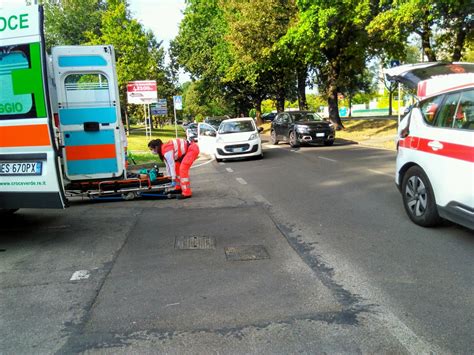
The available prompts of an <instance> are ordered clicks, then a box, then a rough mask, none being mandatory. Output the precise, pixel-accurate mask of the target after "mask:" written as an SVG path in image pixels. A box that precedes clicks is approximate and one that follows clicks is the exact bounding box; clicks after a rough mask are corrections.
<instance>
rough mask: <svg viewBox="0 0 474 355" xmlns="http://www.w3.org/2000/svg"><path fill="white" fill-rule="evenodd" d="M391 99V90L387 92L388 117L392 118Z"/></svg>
mask: <svg viewBox="0 0 474 355" xmlns="http://www.w3.org/2000/svg"><path fill="white" fill-rule="evenodd" d="M392 98H393V90H392V89H390V90H388V115H389V116H392V110H393V108H392Z"/></svg>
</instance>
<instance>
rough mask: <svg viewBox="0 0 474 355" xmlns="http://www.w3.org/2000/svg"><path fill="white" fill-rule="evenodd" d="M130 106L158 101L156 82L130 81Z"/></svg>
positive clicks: (128, 97)
mask: <svg viewBox="0 0 474 355" xmlns="http://www.w3.org/2000/svg"><path fill="white" fill-rule="evenodd" d="M127 101H128V103H129V104H150V103H153V102H157V101H158V93H157V90H156V81H155V80H141V81H130V82H129V83H128V84H127Z"/></svg>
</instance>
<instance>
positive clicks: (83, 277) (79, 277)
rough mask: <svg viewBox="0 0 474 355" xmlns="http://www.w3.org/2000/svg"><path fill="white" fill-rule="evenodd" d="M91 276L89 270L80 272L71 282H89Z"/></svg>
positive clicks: (76, 273)
mask: <svg viewBox="0 0 474 355" xmlns="http://www.w3.org/2000/svg"><path fill="white" fill-rule="evenodd" d="M89 276H91V274H90V273H89V270H78V271H76V272H74V274H72V276H71V278H70V279H69V281H79V280H87V279H88V278H89Z"/></svg>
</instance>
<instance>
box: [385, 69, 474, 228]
mask: <svg viewBox="0 0 474 355" xmlns="http://www.w3.org/2000/svg"><path fill="white" fill-rule="evenodd" d="M387 76H388V77H389V79H390V80H392V81H396V82H399V83H402V84H404V85H406V86H408V87H409V88H411V89H412V90H416V97H417V103H416V104H415V105H414V107H413V108H412V109H411V111H410V112H409V113H408V114H407V115H406V116H405V117H404V118H403V120H402V121H401V122H400V125H399V128H398V142H397V148H398V152H397V162H396V174H395V182H396V184H397V186H398V188H399V190H400V192H401V195H402V202H403V206H404V208H405V211H406V213H407V215H408V217H409V218H410V219H411V220H412V221H413V222H414V223H416V224H418V225H420V226H423V227H432V226H436V225H438V224H439V223H440V222H441V221H442V220H443V219H446V220H449V221H452V222H455V223H457V224H460V225H462V226H465V227H467V228H470V229H473V230H474V63H467V62H455V63H443V62H433V63H419V64H407V65H403V66H400V67H395V68H392V69H390V70H388V71H387Z"/></svg>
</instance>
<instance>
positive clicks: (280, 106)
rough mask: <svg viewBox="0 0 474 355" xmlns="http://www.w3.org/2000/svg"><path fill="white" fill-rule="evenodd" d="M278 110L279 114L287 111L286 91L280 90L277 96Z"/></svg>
mask: <svg viewBox="0 0 474 355" xmlns="http://www.w3.org/2000/svg"><path fill="white" fill-rule="evenodd" d="M276 109H277V112H283V111H285V90H284V89H282V88H280V89H279V90H278V92H277V96H276Z"/></svg>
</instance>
